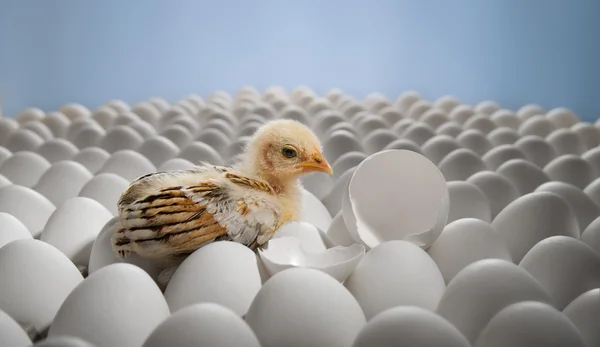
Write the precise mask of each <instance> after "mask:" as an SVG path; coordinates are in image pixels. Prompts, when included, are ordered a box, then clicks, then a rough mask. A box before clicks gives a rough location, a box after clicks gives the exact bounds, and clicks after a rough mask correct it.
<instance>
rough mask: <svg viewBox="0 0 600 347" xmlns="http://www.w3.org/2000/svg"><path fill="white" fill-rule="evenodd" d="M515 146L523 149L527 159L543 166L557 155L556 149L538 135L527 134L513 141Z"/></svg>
mask: <svg viewBox="0 0 600 347" xmlns="http://www.w3.org/2000/svg"><path fill="white" fill-rule="evenodd" d="M515 147H517V148H518V149H520V150H521V151H523V153H524V154H525V156H526V157H527V160H529V161H530V162H532V163H533V164H535V165H537V166H539V167H544V166H546V164H548V163H549V162H551V161H552V159H554V158H556V157H557V156H558V153H557V152H556V149H554V147H552V146H551V145H550V144H549V143H548V142H546V140H544V139H543V138H541V137H539V136H535V135H527V136H524V137H522V138H521V139H519V141H517V142H515Z"/></svg>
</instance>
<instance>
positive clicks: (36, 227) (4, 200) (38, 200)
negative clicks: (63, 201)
mask: <svg viewBox="0 0 600 347" xmlns="http://www.w3.org/2000/svg"><path fill="white" fill-rule="evenodd" d="M55 209H56V207H54V205H53V204H52V203H51V202H50V201H49V200H48V199H46V198H45V197H44V196H43V195H41V194H40V193H38V192H36V191H34V190H32V189H29V188H26V187H22V186H18V185H9V186H4V187H2V188H0V212H6V213H9V214H11V215H13V216H15V217H17V218H18V219H19V220H20V221H21V222H22V223H23V224H25V226H26V227H27V229H29V232H30V233H31V235H33V237H38V236H39V235H40V233H41V232H42V230H43V229H44V225H45V224H46V222H47V221H48V218H50V215H51V214H52V213H53V212H54V210H55ZM34 211H35V213H32V212H34Z"/></svg>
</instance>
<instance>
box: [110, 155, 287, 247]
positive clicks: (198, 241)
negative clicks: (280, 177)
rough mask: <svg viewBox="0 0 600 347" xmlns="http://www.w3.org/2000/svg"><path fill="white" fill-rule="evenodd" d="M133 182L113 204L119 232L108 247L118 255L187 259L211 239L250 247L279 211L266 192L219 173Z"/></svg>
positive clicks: (270, 229) (263, 237)
mask: <svg viewBox="0 0 600 347" xmlns="http://www.w3.org/2000/svg"><path fill="white" fill-rule="evenodd" d="M136 182H137V183H136ZM136 182H134V184H132V186H131V188H130V189H129V190H128V191H127V192H126V193H125V194H124V195H123V197H122V198H121V199H120V202H119V214H120V221H121V225H122V227H123V228H122V229H120V230H118V231H117V233H116V235H115V237H114V238H113V245H114V247H115V249H116V250H117V251H118V252H119V253H120V254H121V255H122V256H124V255H125V254H127V253H128V252H131V251H133V252H135V253H138V254H140V255H142V256H145V257H152V258H158V257H165V256H172V255H181V254H188V253H191V252H193V251H195V250H196V249H198V248H200V247H201V246H203V245H205V244H207V243H210V242H212V241H215V240H231V241H235V242H239V243H242V244H244V245H246V246H249V247H251V248H255V247H258V246H260V245H262V244H264V243H266V242H267V241H268V240H269V239H270V238H271V236H272V235H273V233H274V232H275V230H276V229H277V228H278V226H279V224H280V220H281V209H282V208H281V206H280V205H279V203H278V201H277V200H276V199H275V197H274V195H273V194H272V189H271V187H270V186H269V185H268V184H266V183H264V182H261V181H257V180H254V179H251V178H248V177H245V176H243V175H240V174H236V173H233V172H231V171H230V170H227V169H225V168H219V167H215V168H214V169H213V170H204V171H198V170H186V171H181V172H177V173H168V174H164V173H157V174H154V175H150V176H147V177H145V178H141V179H139V180H138V181H136ZM184 184H185V185H184Z"/></svg>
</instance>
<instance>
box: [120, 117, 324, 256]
mask: <svg viewBox="0 0 600 347" xmlns="http://www.w3.org/2000/svg"><path fill="white" fill-rule="evenodd" d="M313 172H323V173H327V174H330V175H331V174H333V170H332V169H331V166H330V165H329V163H328V162H327V160H326V159H325V158H324V157H323V154H322V146H321V143H320V141H319V139H318V138H317V136H316V135H315V134H314V133H313V132H312V131H311V130H310V129H309V128H308V127H306V126H304V125H303V124H301V123H299V122H296V121H292V120H275V121H271V122H269V123H266V124H265V125H263V126H262V127H261V128H259V129H258V130H257V131H256V133H255V134H254V135H253V137H252V139H251V140H250V141H249V143H248V144H247V147H246V149H245V152H244V153H243V156H242V159H241V161H240V162H239V163H237V164H236V165H234V166H233V167H223V166H214V165H210V164H208V163H202V164H201V165H199V166H198V167H195V168H193V169H189V170H182V171H172V172H157V173H152V174H148V175H145V176H142V177H140V178H138V179H136V180H135V181H134V182H133V183H132V184H131V185H130V186H129V188H128V189H127V190H126V191H125V192H124V193H123V195H122V196H121V198H120V199H119V202H118V211H119V219H120V223H121V228H118V229H117V230H116V232H115V234H114V235H113V237H112V245H113V249H114V251H115V252H116V253H117V254H118V255H119V257H122V258H124V257H126V256H127V255H128V254H130V253H136V254H138V255H139V256H141V257H143V258H149V259H155V260H162V261H165V262H169V261H172V262H174V263H177V262H180V261H181V259H182V257H183V258H184V257H185V256H187V255H189V254H190V253H192V252H194V251H195V250H197V249H198V248H200V247H202V246H204V245H206V244H208V243H210V242H213V241H219V240H229V241H234V242H239V243H241V244H243V245H246V246H248V247H249V248H251V249H252V250H256V249H257V248H262V247H266V245H267V242H268V241H269V240H270V239H271V237H273V235H274V234H275V233H276V232H277V230H278V229H279V228H280V227H281V226H282V225H283V224H285V223H287V222H290V221H297V220H298V217H299V215H298V213H299V212H298V211H299V210H300V206H301V184H300V182H299V178H301V177H302V176H304V175H306V174H309V173H313Z"/></svg>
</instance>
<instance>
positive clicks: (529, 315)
mask: <svg viewBox="0 0 600 347" xmlns="http://www.w3.org/2000/svg"><path fill="white" fill-rule="evenodd" d="M474 346H475V347H506V346H510V347H532V346H557V347H561V346H564V347H586V345H585V343H584V341H583V339H582V338H581V336H580V335H579V332H578V331H577V328H576V327H575V326H574V325H573V323H571V322H570V321H569V319H568V318H567V317H565V315H564V314H563V313H561V312H560V311H557V310H556V309H555V308H554V307H552V306H550V305H547V304H545V303H541V302H535V301H524V302H519V303H515V304H512V305H510V306H507V307H506V308H504V309H503V310H501V311H500V312H498V314H496V315H495V316H494V318H492V319H491V320H490V322H489V323H488V325H487V326H486V327H485V329H484V330H483V331H482V332H481V335H480V336H479V338H478V339H477V342H476V343H475V344H474Z"/></svg>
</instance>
